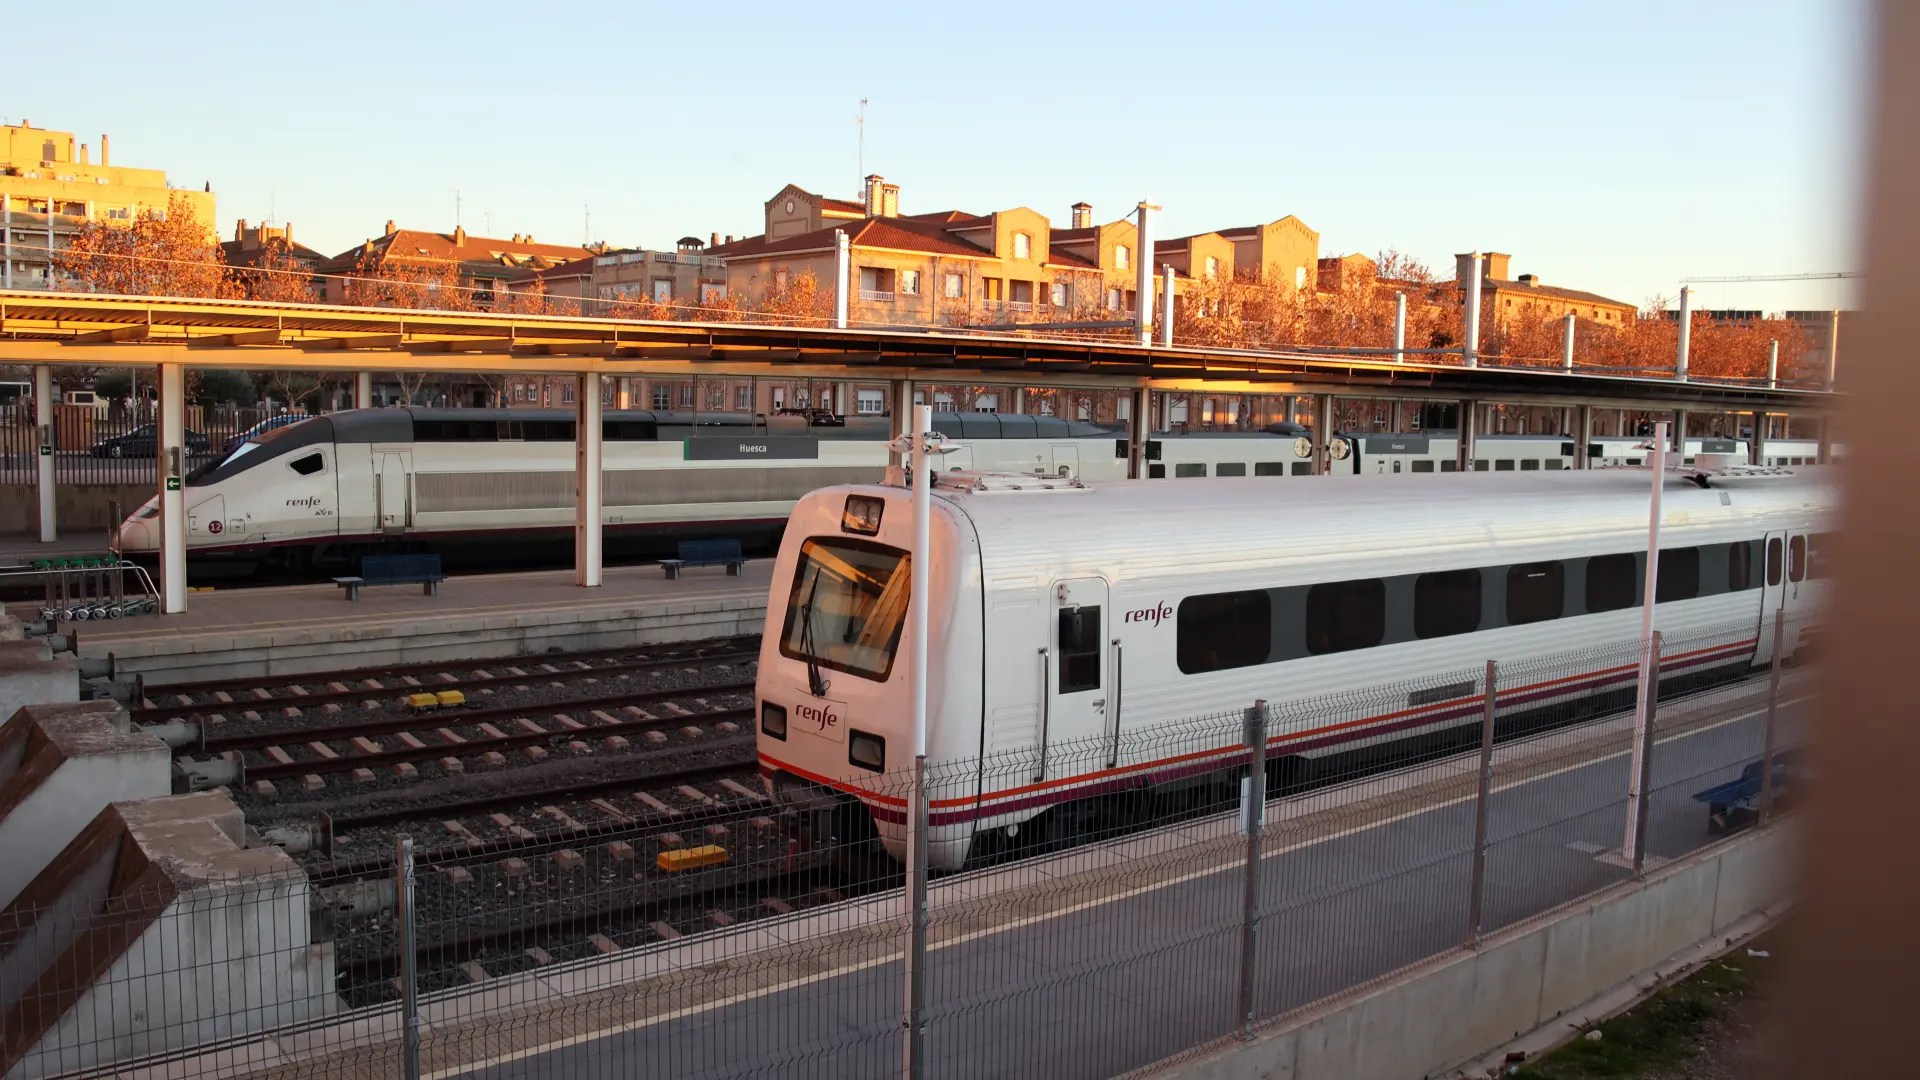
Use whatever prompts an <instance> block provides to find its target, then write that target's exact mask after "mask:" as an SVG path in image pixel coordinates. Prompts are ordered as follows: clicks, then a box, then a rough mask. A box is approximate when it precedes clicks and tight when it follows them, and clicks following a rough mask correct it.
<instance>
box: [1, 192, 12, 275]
mask: <svg viewBox="0 0 1920 1080" xmlns="http://www.w3.org/2000/svg"><path fill="white" fill-rule="evenodd" d="M11 288H13V196H11V195H8V194H5V193H4V192H0V289H11Z"/></svg>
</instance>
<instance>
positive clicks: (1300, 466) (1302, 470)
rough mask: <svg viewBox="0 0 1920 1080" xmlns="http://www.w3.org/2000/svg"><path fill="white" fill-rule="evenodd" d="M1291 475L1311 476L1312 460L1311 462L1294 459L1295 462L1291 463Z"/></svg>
mask: <svg viewBox="0 0 1920 1080" xmlns="http://www.w3.org/2000/svg"><path fill="white" fill-rule="evenodd" d="M1293 475H1295V476H1312V475H1313V462H1311V461H1296V462H1294V463H1293Z"/></svg>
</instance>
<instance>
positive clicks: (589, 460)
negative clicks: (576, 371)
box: [573, 371, 602, 588]
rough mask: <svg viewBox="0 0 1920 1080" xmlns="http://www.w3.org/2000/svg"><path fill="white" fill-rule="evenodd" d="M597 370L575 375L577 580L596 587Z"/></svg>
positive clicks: (598, 520)
mask: <svg viewBox="0 0 1920 1080" xmlns="http://www.w3.org/2000/svg"><path fill="white" fill-rule="evenodd" d="M601 378H602V376H601V374H600V373H599V372H597V371H589V372H586V373H584V374H581V375H576V376H575V377H574V394H573V419H574V425H573V474H574V482H573V483H574V499H573V583H574V584H575V585H580V586H584V587H586V588H593V587H596V586H598V585H599V584H600V570H601V563H602V560H601V550H602V549H601V540H602V537H601V535H600V523H601V520H602V514H601V489H600V480H601V471H600V451H601V441H600V439H601V426H600V380H601Z"/></svg>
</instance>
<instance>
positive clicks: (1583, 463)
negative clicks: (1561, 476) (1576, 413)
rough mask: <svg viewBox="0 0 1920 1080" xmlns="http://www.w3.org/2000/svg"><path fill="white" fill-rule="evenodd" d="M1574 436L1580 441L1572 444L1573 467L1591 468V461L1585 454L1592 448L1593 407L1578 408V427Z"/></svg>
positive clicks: (1583, 406)
mask: <svg viewBox="0 0 1920 1080" xmlns="http://www.w3.org/2000/svg"><path fill="white" fill-rule="evenodd" d="M1575 434H1576V435H1577V436H1579V440H1580V441H1579V442H1576V443H1574V444H1573V467H1574V468H1576V469H1588V468H1592V467H1593V466H1592V459H1591V458H1589V457H1588V456H1587V453H1588V450H1589V448H1590V447H1592V446H1593V406H1591V405H1582V406H1580V426H1579V427H1578V428H1577V429H1575Z"/></svg>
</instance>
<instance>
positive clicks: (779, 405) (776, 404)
mask: <svg viewBox="0 0 1920 1080" xmlns="http://www.w3.org/2000/svg"><path fill="white" fill-rule="evenodd" d="M786 407H787V388H786V387H784V386H776V387H774V388H773V411H775V412H779V411H780V410H781V409H784V408H786Z"/></svg>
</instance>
